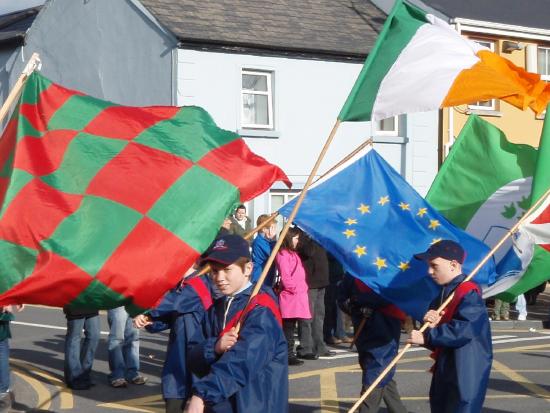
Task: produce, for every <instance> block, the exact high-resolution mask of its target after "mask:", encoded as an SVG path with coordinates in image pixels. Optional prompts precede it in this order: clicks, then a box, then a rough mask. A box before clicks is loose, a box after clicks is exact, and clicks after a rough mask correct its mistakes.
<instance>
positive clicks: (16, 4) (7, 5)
mask: <svg viewBox="0 0 550 413" xmlns="http://www.w3.org/2000/svg"><path fill="white" fill-rule="evenodd" d="M44 1H45V0H0V15H3V14H7V13H11V12H14V11H17V10H23V9H28V8H29V7H34V6H37V5H39V4H43V3H44Z"/></svg>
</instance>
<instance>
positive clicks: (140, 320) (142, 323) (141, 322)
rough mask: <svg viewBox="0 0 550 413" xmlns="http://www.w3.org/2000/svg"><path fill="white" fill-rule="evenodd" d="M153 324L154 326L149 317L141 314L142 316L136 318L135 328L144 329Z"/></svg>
mask: <svg viewBox="0 0 550 413" xmlns="http://www.w3.org/2000/svg"><path fill="white" fill-rule="evenodd" d="M151 324H153V322H152V321H151V317H149V316H148V315H146V314H140V315H138V316H136V317H134V327H135V328H143V327H146V326H149V325H151Z"/></svg>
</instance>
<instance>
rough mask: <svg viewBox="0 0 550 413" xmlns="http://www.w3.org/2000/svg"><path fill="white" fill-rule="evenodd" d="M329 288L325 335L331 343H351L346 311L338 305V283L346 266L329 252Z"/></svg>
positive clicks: (324, 324)
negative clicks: (346, 325) (346, 326)
mask: <svg viewBox="0 0 550 413" xmlns="http://www.w3.org/2000/svg"><path fill="white" fill-rule="evenodd" d="M327 256H328V268H329V271H328V276H329V282H330V285H329V288H327V289H326V291H325V321H324V323H323V337H324V339H325V343H327V344H330V345H335V344H341V343H351V342H352V341H353V338H351V337H349V336H348V335H347V334H346V331H345V329H344V313H343V312H342V310H340V308H339V307H338V303H337V301H338V300H337V299H338V284H339V283H340V281H342V280H343V278H344V268H343V267H342V264H340V263H339V262H338V261H337V260H336V258H334V256H333V255H332V254H328V253H327Z"/></svg>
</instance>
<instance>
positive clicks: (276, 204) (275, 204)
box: [271, 194, 285, 233]
mask: <svg viewBox="0 0 550 413" xmlns="http://www.w3.org/2000/svg"><path fill="white" fill-rule="evenodd" d="M284 202H285V196H284V195H282V194H281V195H274V194H271V212H275V211H278V210H279V208H281V207H282V206H283V204H284ZM275 221H276V222H277V233H279V232H281V230H282V229H283V225H284V219H283V217H282V215H278V216H277V218H275Z"/></svg>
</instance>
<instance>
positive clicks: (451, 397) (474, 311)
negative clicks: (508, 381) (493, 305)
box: [408, 240, 493, 413]
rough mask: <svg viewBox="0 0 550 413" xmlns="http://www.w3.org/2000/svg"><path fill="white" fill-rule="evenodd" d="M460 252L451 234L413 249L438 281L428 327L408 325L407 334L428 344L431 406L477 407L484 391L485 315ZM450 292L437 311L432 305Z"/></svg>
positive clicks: (464, 410)
mask: <svg viewBox="0 0 550 413" xmlns="http://www.w3.org/2000/svg"><path fill="white" fill-rule="evenodd" d="M465 256H466V253H465V252H464V249H463V248H462V247H461V246H460V245H459V244H458V243H456V242H454V241H451V240H442V241H439V242H437V243H435V244H433V245H432V246H430V248H428V250H427V251H426V252H424V253H421V254H416V255H415V258H416V259H418V260H422V261H425V262H426V263H427V264H428V273H429V275H430V277H431V278H432V279H433V281H434V282H435V283H436V284H438V285H440V286H442V289H441V296H440V297H439V298H436V299H435V300H434V301H433V302H432V304H431V306H430V308H432V310H429V311H428V312H427V313H426V315H425V316H424V322H427V323H430V329H429V330H427V331H426V332H424V333H421V332H420V331H418V330H413V331H412V332H411V334H410V338H409V340H408V342H409V343H411V344H418V345H422V346H425V347H427V348H429V349H432V350H433V352H432V358H434V360H435V364H434V366H433V367H432V372H433V377H432V384H431V387H430V407H431V411H432V412H456V413H475V412H480V411H481V408H482V406H483V401H484V399H485V393H486V391H487V383H488V380H489V374H490V372H491V364H492V360H493V350H492V345H491V330H490V327H489V317H488V315H487V310H486V308H485V304H484V302H483V299H482V298H481V290H480V288H479V287H478V285H477V284H476V283H475V282H473V281H466V282H462V281H463V280H464V278H466V275H465V274H463V273H462V264H463V262H464V259H465ZM453 292H454V297H453V299H452V300H451V302H450V303H449V305H448V306H447V307H446V308H445V310H444V311H442V312H441V314H439V313H438V312H437V311H436V310H434V309H436V308H438V307H439V306H440V305H441V304H442V303H443V302H444V301H445V300H446V299H447V297H449V295H451V294H452V293H453Z"/></svg>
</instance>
